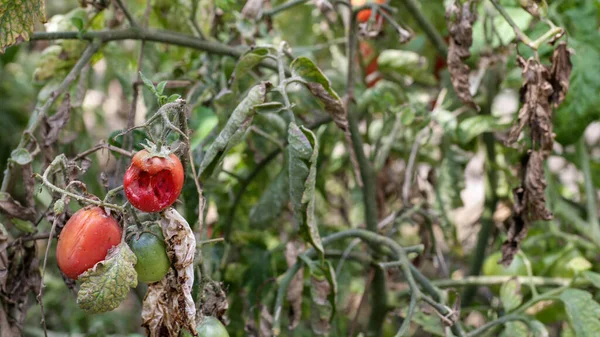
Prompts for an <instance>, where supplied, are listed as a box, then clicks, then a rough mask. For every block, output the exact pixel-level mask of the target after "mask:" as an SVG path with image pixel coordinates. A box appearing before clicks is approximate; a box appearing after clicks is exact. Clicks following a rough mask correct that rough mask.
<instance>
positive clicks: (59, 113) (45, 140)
mask: <svg viewBox="0 0 600 337" xmlns="http://www.w3.org/2000/svg"><path fill="white" fill-rule="evenodd" d="M70 115H71V99H70V96H69V94H68V93H66V94H65V96H64V98H63V101H62V104H61V105H60V106H59V107H58V109H57V110H56V113H55V114H54V115H52V116H49V117H48V116H44V118H43V119H42V125H41V131H42V140H41V144H42V147H43V148H44V154H46V152H47V151H50V150H49V147H51V146H52V145H53V144H54V143H56V141H57V140H58V135H59V134H60V131H61V130H62V129H63V128H64V127H65V125H67V123H68V122H69V117H70ZM50 161H51V159H50Z"/></svg>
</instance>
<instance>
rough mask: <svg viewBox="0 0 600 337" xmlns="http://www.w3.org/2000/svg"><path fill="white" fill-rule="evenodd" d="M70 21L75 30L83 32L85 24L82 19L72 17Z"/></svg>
mask: <svg viewBox="0 0 600 337" xmlns="http://www.w3.org/2000/svg"><path fill="white" fill-rule="evenodd" d="M70 21H71V23H72V24H73V26H75V28H77V30H78V31H82V30H83V28H84V26H85V23H84V22H83V19H82V18H80V17H77V16H75V17H72V18H71V20H70Z"/></svg>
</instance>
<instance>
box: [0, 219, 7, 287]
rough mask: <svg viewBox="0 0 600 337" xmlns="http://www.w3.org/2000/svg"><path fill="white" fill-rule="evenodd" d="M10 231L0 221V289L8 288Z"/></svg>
mask: <svg viewBox="0 0 600 337" xmlns="http://www.w3.org/2000/svg"><path fill="white" fill-rule="evenodd" d="M7 247H8V232H7V231H6V228H4V225H2V223H0V291H5V290H6V276H7V275H8V254H7V253H6V248H7Z"/></svg>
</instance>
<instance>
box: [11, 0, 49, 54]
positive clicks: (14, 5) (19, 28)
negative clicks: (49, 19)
mask: <svg viewBox="0 0 600 337" xmlns="http://www.w3.org/2000/svg"><path fill="white" fill-rule="evenodd" d="M45 21H46V9H45V7H44V0H2V1H0V52H2V53H3V52H4V50H5V49H6V47H10V46H12V45H13V44H16V43H20V42H22V41H28V40H29V36H30V34H31V33H32V32H33V27H34V25H35V24H36V23H37V22H45Z"/></svg>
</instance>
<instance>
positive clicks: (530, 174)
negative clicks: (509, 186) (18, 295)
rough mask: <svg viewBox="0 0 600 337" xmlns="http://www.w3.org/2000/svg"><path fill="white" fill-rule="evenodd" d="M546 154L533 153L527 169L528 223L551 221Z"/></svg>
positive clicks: (525, 179)
mask: <svg viewBox="0 0 600 337" xmlns="http://www.w3.org/2000/svg"><path fill="white" fill-rule="evenodd" d="M544 158H545V156H544V154H543V153H542V152H540V151H532V152H531V153H530V154H529V160H528V161H527V168H526V169H525V178H524V185H525V186H524V187H525V195H524V201H525V211H526V213H525V215H526V219H527V220H528V222H533V221H537V220H550V219H552V213H551V212H550V211H549V210H548V209H547V208H546V196H545V194H544V190H545V189H546V179H545V178H544Z"/></svg>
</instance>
